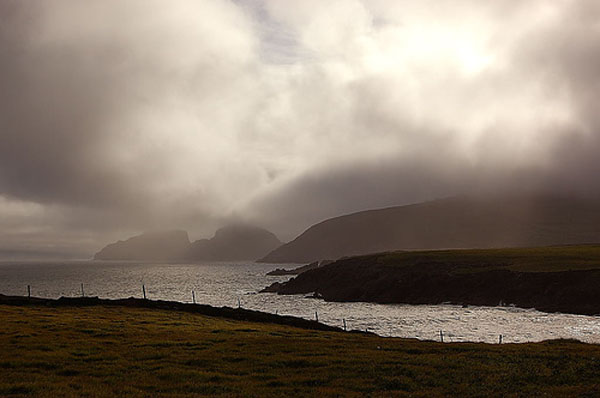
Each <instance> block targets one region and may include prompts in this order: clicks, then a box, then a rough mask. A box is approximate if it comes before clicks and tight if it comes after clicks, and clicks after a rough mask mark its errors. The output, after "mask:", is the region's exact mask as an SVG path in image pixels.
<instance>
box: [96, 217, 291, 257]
mask: <svg viewBox="0 0 600 398" xmlns="http://www.w3.org/2000/svg"><path fill="white" fill-rule="evenodd" d="M280 245H281V242H280V241H279V239H277V237H276V236H275V235H274V234H272V233H271V232H269V231H267V230H265V229H262V228H258V227H253V226H247V225H233V226H228V227H224V228H221V229H219V230H218V231H217V232H216V234H215V236H214V237H213V238H211V239H201V240H198V241H195V242H193V243H191V242H190V240H189V238H188V234H187V232H185V231H164V232H152V233H145V234H142V235H139V236H134V237H133V238H130V239H127V240H125V241H118V242H116V243H111V244H109V245H108V246H106V247H105V248H103V249H102V250H100V251H99V252H98V253H96V255H95V256H94V259H96V260H138V261H234V260H240V261H241V260H250V261H254V260H256V259H257V258H260V257H263V256H264V255H266V254H267V253H269V252H270V251H272V250H273V249H275V248H277V247H278V246H280Z"/></svg>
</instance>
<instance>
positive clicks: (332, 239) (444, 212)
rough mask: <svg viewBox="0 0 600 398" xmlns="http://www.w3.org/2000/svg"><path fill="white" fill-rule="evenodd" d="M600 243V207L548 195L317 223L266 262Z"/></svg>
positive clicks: (462, 201)
mask: <svg viewBox="0 0 600 398" xmlns="http://www.w3.org/2000/svg"><path fill="white" fill-rule="evenodd" d="M596 242H600V202H599V201H593V200H583V199H574V198H558V197H548V196H522V197H516V196H514V197H501V198H498V197H487V198H450V199H443V200H436V201H432V202H426V203H419V204H414V205H408V206H398V207H391V208H387V209H379V210H370V211H362V212H358V213H354V214H349V215H346V216H342V217H336V218H332V219H328V220H326V221H323V222H321V223H319V224H316V225H314V226H312V227H310V228H309V229H308V230H306V231H305V232H304V233H302V234H301V235H300V236H298V237H297V238H296V239H294V240H293V241H291V242H289V243H287V244H285V245H283V246H281V247H279V248H277V249H276V250H274V251H273V252H271V253H269V254H268V255H267V256H265V257H264V258H262V259H261V260H259V261H262V262H272V263H275V262H295V263H308V262H312V261H316V260H320V259H325V258H329V259H338V258H340V257H344V256H352V255H359V254H368V253H376V252H382V251H389V250H401V249H438V248H491V247H515V246H521V247H522V246H545V245H555V244H575V243H596Z"/></svg>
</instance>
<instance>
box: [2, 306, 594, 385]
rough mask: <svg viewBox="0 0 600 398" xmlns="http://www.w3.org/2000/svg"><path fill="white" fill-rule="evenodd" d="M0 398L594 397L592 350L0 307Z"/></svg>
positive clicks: (561, 344) (110, 311)
mask: <svg viewBox="0 0 600 398" xmlns="http://www.w3.org/2000/svg"><path fill="white" fill-rule="evenodd" d="M0 320H1V326H0V396H1V397H124V396H127V397H201V396H218V397H369V396H371V397H409V396H410V397H444V396H459V397H483V396H503V397H548V396H553V397H568V396H572V397H586V396H588V397H597V396H600V346H596V345H586V344H582V343H578V342H573V341H552V342H544V343H537V344H518V345H516V344H506V345H486V344H466V343H461V344H458V343H457V344H441V343H435V342H420V341H416V340H406V339H396V338H380V337H376V336H368V335H363V334H355V333H342V332H322V331H311V330H304V329H298V328H293V327H288V326H277V325H272V324H266V323H249V322H241V321H233V320H225V319H221V318H213V317H207V316H203V315H198V314H190V313H185V312H179V311H168V310H157V309H145V308H126V307H108V306H95V307H60V308H55V307H46V306H44V307H42V306H24V307H18V306H8V305H0Z"/></svg>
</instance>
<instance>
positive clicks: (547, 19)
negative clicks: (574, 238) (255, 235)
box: [0, 0, 600, 258]
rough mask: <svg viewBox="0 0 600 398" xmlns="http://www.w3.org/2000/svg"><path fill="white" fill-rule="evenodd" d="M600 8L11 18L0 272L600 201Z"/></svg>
mask: <svg viewBox="0 0 600 398" xmlns="http://www.w3.org/2000/svg"><path fill="white" fill-rule="evenodd" d="M599 75H600V3H599V2H598V1H596V0H553V1H547V0H496V1H493V2H483V1H479V0H469V1H468V0H423V1H418V2H415V1H408V0H393V1H392V0H364V1H361V0H331V1H327V2H324V1H319V0H302V1H300V0H298V1H295V0H203V1H195V0H172V1H169V2H164V1H162V0H125V1H123V0H87V1H79V0H44V1H20V0H1V1H0V257H2V256H5V257H6V256H8V257H10V256H17V255H21V254H23V253H29V254H31V255H40V256H58V257H61V256H62V257H65V256H67V257H79V258H87V257H91V256H92V255H93V253H94V252H95V251H97V250H99V249H100V248H101V247H102V246H104V245H105V244H106V243H108V242H111V241H114V240H117V239H124V238H127V237H129V236H131V235H134V234H138V233H141V232H144V231H150V230H156V229H172V228H177V229H185V230H187V231H189V233H190V237H191V238H192V239H199V238H203V237H210V236H212V234H213V233H214V231H215V229H217V228H218V227H220V226H223V225H225V224H228V223H232V222H249V223H253V224H257V225H260V226H263V227H266V228H268V229H270V230H271V231H272V232H274V233H276V234H277V235H278V236H279V237H280V238H281V239H282V240H290V239H293V238H294V237H295V236H296V235H297V234H299V233H301V232H302V231H303V230H304V229H306V228H307V227H309V226H310V225H312V224H314V223H315V222H318V221H321V220H323V219H326V218H329V217H333V216H337V215H340V214H345V213H349V212H353V211H359V210H364V209H370V208H378V207H386V206H393V205H402V204H408V203H414V202H418V201H423V200H432V199H435V198H441V197H447V196H453V195H461V194H465V193H467V194H468V193H472V192H479V191H487V192H521V191H556V192H560V193H566V194H582V195H597V194H598V192H599V191H600V183H599V179H598V175H600V174H599V173H600V160H599V159H600V157H599V156H598V153H600V130H599V128H600V112H598V110H597V109H598V105H597V104H598V103H600V79H599V77H600V76H599Z"/></svg>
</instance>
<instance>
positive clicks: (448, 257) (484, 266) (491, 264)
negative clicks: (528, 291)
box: [364, 245, 600, 273]
mask: <svg viewBox="0 0 600 398" xmlns="http://www.w3.org/2000/svg"><path fill="white" fill-rule="evenodd" d="M374 256H378V258H377V262H378V263H380V264H384V265H392V266H397V267H402V266H413V265H420V264H444V265H447V266H450V267H453V268H454V269H455V272H458V273H461V272H462V273H470V272H481V271H489V270H493V269H508V270H511V271H520V272H559V271H576V270H590V269H600V246H597V245H575V246H551V247H535V248H507V249H465V250H427V251H411V252H406V251H399V252H391V253H384V254H378V255H367V256H364V257H365V258H372V257H374Z"/></svg>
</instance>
